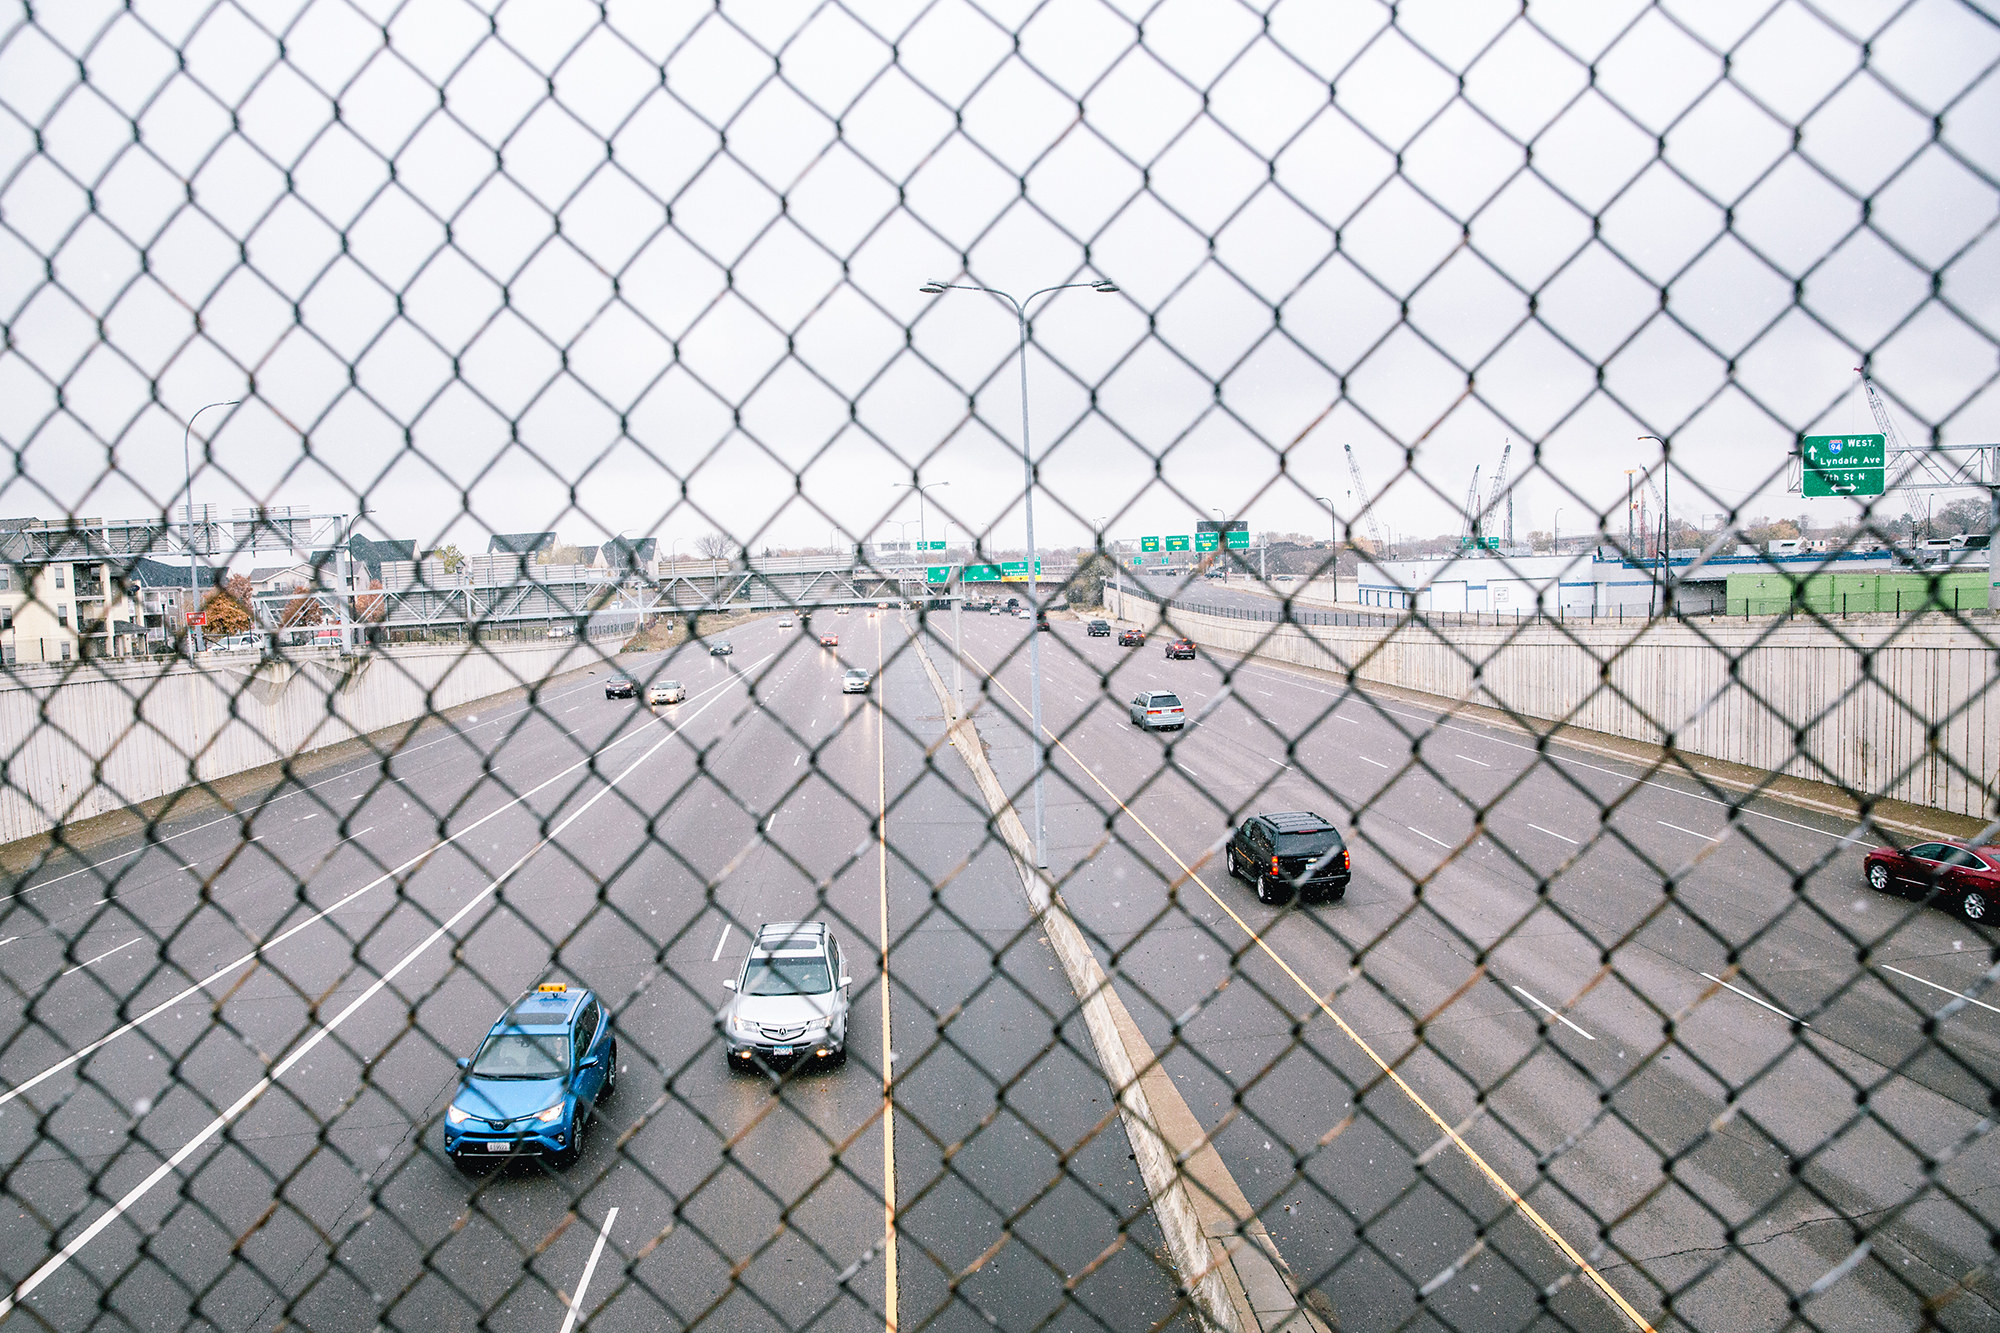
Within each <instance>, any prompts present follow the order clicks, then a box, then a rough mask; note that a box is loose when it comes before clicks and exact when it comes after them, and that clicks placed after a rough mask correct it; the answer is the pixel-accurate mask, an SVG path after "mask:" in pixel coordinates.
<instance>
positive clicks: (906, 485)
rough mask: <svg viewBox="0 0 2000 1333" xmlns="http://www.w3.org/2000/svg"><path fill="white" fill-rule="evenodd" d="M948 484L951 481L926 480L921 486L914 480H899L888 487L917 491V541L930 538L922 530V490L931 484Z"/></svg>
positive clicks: (924, 540)
mask: <svg viewBox="0 0 2000 1333" xmlns="http://www.w3.org/2000/svg"><path fill="white" fill-rule="evenodd" d="M949 485H951V483H950V482H948V481H927V482H925V483H923V484H922V485H921V486H920V485H918V484H917V483H916V482H914V481H899V482H896V483H895V484H894V485H892V486H891V487H890V488H889V489H890V490H893V491H902V490H910V491H915V492H916V493H917V540H918V541H920V542H927V541H929V540H930V537H929V536H927V535H926V534H925V531H924V492H925V491H927V490H929V489H930V488H931V487H933V486H949Z"/></svg>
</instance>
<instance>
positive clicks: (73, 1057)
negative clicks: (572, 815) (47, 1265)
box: [0, 657, 770, 1106]
mask: <svg viewBox="0 0 2000 1333" xmlns="http://www.w3.org/2000/svg"><path fill="white" fill-rule="evenodd" d="M769 660H770V658H769V657H766V658H765V659H764V661H765V662H768V661H769ZM756 665H757V666H762V665H763V662H759V663H757V664H756ZM752 669H753V670H754V669H755V667H753V668H752ZM734 683H735V682H734V681H724V682H722V684H720V685H711V686H710V687H709V689H710V690H721V689H724V688H727V687H728V686H729V685H731V684H734ZM720 697H721V696H720V695H719V694H718V695H717V696H716V698H720ZM714 702H715V699H710V700H709V703H711V704H712V703H714ZM707 707H708V704H703V705H702V706H701V709H697V710H696V711H695V713H694V714H691V715H690V717H689V719H688V720H689V721H692V720H693V718H694V717H696V716H699V715H700V712H701V711H702V709H706V708H707ZM683 725H685V724H683ZM643 730H644V728H643V726H642V727H641V728H639V729H635V730H633V731H628V732H626V733H625V734H624V735H623V736H620V737H619V738H618V739H617V740H615V741H611V742H609V743H608V744H606V745H605V746H604V748H603V749H601V750H597V751H594V752H593V753H591V754H588V755H585V756H584V757H583V758H581V759H579V760H577V761H576V762H575V763H574V764H571V765H570V766H569V767H568V768H565V769H563V770H562V771H561V772H560V773H557V774H555V775H554V776H552V777H549V778H545V779H544V780H543V781H541V782H539V783H537V784H536V785H534V786H532V787H530V788H528V790H526V791H524V792H522V793H521V794H520V795H519V796H516V797H515V798H514V799H513V800H511V801H509V802H507V803H506V804H505V805H502V806H499V807H496V808H495V809H493V810H491V811H488V812H487V813H486V814H484V815H482V816H480V817H479V818H478V819H476V820H474V821H473V822H472V823H470V824H468V825H466V826H465V827H464V828H462V829H460V830H459V831H458V832H456V833H454V834H452V835H451V836H450V837H449V838H446V839H444V840H443V841H441V842H437V843H433V844H432V845H431V846H429V847H426V848H425V849H424V850H423V851H421V852H418V853H417V854H416V855H415V856H413V857H411V858H410V859H409V860H407V861H405V862H403V863H402V864H401V865H399V866H396V867H395V868H393V869H391V870H386V871H384V872H383V873H382V874H380V875H378V876H376V877H375V878H374V879H372V880H370V881H369V882H368V883H366V884H364V885H362V886H361V887H360V888H358V889H356V890H355V891H354V892H352V893H350V894H348V895H347V896H346V897H344V898H341V899H340V900H339V901H337V902H335V903H334V904H333V905H332V906H330V907H327V908H325V909H323V910H321V911H318V912H315V913H313V914H312V915H311V916H309V917H307V918H306V919H305V920H303V921H301V922H299V923H298V924H297V925H295V926H292V927H290V928H288V929H287V930H285V931H283V932H281V933H279V934H277V935H273V936H272V937H271V938H270V939H268V940H266V941H264V943H262V944H260V945H258V946H257V947H256V948H254V949H252V950H251V951H250V952H249V953H246V954H244V955H243V956H242V957H241V958H238V959H237V960H236V961H235V962H233V963H227V964H225V965H223V966H222V967H219V968H217V969H216V970H215V971H213V972H211V973H209V974H208V975H207V976H205V977H203V978H202V979H201V980H200V981H197V982H196V983H195V984H194V985H192V986H189V987H187V988H186V989H185V990H183V991H181V992H179V993H178V994H176V995H173V996H171V997H169V998H167V999H165V1000H162V1001H160V1003H158V1004H156V1005H154V1006H153V1007H152V1008H151V1009H148V1010H147V1011H146V1012H145V1013H143V1014H140V1015H139V1016H138V1017H137V1018H134V1019H132V1020H131V1021H130V1022H127V1023H124V1024H122V1025H121V1026H119V1027H116V1028H113V1029H112V1030H111V1031H109V1032H107V1033H105V1034H104V1035H103V1036H102V1037H99V1038H98V1039H97V1040H96V1041H93V1042H91V1043H89V1044H88V1045H85V1046H80V1047H78V1048H77V1049H76V1050H74V1051H72V1052H70V1054H68V1055H66V1056H64V1057H63V1058H62V1059H61V1060H58V1061H56V1063H54V1064H52V1065H50V1066H49V1067H48V1068H47V1069H44V1070H43V1071H42V1072H41V1073H39V1074H36V1075H35V1076H34V1077H32V1078H29V1079H26V1080H24V1081H23V1082H20V1083H16V1084H15V1085H14V1086H13V1087H11V1088H8V1089H7V1090H6V1091H5V1092H0V1106H5V1105H6V1104H7V1103H8V1102H11V1101H13V1100H14V1099H15V1098H16V1097H19V1096H20V1095H21V1094H22V1093H24V1092H26V1091H28V1090H29V1089H30V1088H32V1087H34V1086H35V1085H36V1084H38V1083H41V1082H42V1081H44V1080H45V1079H49V1078H53V1077H54V1076H55V1075H57V1074H59V1073H61V1072H62V1071H63V1070H65V1069H67V1068H69V1067H70V1066H71V1065H73V1064H75V1063H76V1062H77V1061H79V1060H81V1059H83V1058H84V1057H85V1056H87V1055H90V1054H91V1053H92V1052H94V1051H97V1050H100V1049H102V1048H103V1047H105V1046H108V1045H109V1044H110V1043H111V1042H113V1041H115V1040H117V1039H118V1038H119V1037H122V1036H124V1035H125V1034H126V1033H128V1032H130V1031H132V1030H133V1029H134V1028H136V1027H139V1026H140V1025H141V1024H144V1023H147V1022H150V1021H151V1020H152V1019H154V1018H157V1017H159V1016H160V1015H161V1014H163V1013H165V1012H166V1011H167V1010H169V1009H171V1008H173V1007H174V1006H175V1005H177V1004H179V1003H180V1002H181V1001H182V1000H185V999H187V998H188V997H189V996H190V995H196V994H199V993H200V992H202V991H204V990H207V989H208V988H209V987H210V986H212V985H214V984H215V983H216V982H218V981H220V980H222V978H224V977H226V976H228V975H229V974H230V973H232V972H234V971H236V970H237V969H238V968H240V967H243V966H245V965H246V964H249V963H253V962H255V961H256V960H257V958H258V957H259V956H260V955H262V954H263V953H264V952H265V951H266V950H269V949H274V948H276V947H277V946H278V945H280V944H283V943H284V942H285V941H286V940H288V939H290V938H291V937H292V936H294V935H296V934H298V933H299V932H300V931H302V930H304V929H306V928H307V927H309V926H312V925H314V924H316V923H317V922H319V921H321V920H324V919H325V918H326V917H329V916H331V915H333V914H334V913H335V912H337V911H339V910H340V909H341V908H343V907H345V906H347V905H348V904H349V903H351V902H353V901H354V900H355V899H357V898H359V897H361V896H362V895H363V894H366V893H369V892H371V891H373V890H375V889H378V888H380V887H381V886H382V885H384V884H386V883H388V882H389V881H390V880H392V879H394V878H395V877H396V876H397V875H400V874H402V873H403V872H404V871H405V870H408V869H409V868H410V867H411V866H414V865H416V864H417V863H418V862H420V861H423V860H424V859H426V858H427V857H431V856H435V855H436V854H437V853H438V852H440V851H442V850H444V849H445V848H446V847H449V846H451V845H452V844H453V843H455V842H457V841H458V840H459V839H460V838H463V837H464V836H465V835H466V834H468V833H471V832H472V831H473V830H474V829H476V828H478V827H479V826H480V825H481V824H484V823H485V822H486V821H487V820H489V819H494V818H497V817H498V816H500V815H502V814H505V813H506V812H507V811H508V810H511V809H513V808H514V807H515V806H517V805H519V804H520V803H521V802H523V801H525V800H527V799H528V798H529V797H530V796H533V795H534V794H535V793H536V792H538V791H540V790H542V788H544V787H546V786H548V785H549V784H550V783H553V782H558V781H560V780H561V779H563V778H565V777H567V776H569V775H570V774H571V773H574V772H575V771H576V770H577V769H579V768H583V767H586V766H587V765H589V763H590V762H591V761H592V760H593V759H596V758H597V757H598V756H600V755H603V754H606V753H609V752H610V751H611V750H614V749H616V748H617V747H618V746H620V745H623V744H624V743H625V742H626V741H629V740H631V739H632V738H633V737H635V736H639V735H641V734H643ZM681 730H682V727H681V726H676V727H675V728H674V729H673V731H671V732H670V733H668V734H669V735H678V734H680V731H681ZM601 794H602V793H600V795H601ZM591 799H592V800H595V799H596V797H592V798H591Z"/></svg>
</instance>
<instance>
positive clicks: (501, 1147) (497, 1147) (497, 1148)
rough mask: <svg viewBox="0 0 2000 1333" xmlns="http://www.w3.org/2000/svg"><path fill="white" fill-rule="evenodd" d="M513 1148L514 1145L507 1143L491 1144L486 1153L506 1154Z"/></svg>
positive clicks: (487, 1146) (488, 1145)
mask: <svg viewBox="0 0 2000 1333" xmlns="http://www.w3.org/2000/svg"><path fill="white" fill-rule="evenodd" d="M512 1146H513V1145H512V1144H507V1143H489V1144H487V1145H486V1151H488V1152H506V1151H507V1149H508V1148H510V1147H512Z"/></svg>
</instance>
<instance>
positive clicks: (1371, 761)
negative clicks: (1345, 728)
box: [1361, 754, 1388, 768]
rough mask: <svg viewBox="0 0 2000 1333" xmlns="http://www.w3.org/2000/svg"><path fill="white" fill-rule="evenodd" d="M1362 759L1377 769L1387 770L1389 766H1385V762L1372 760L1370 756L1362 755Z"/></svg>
mask: <svg viewBox="0 0 2000 1333" xmlns="http://www.w3.org/2000/svg"><path fill="white" fill-rule="evenodd" d="M1361 758H1362V759H1363V760H1366V761H1367V762H1368V763H1371V764H1373V765H1375V767H1377V768H1387V767H1388V765H1387V764H1385V763H1383V762H1382V761H1381V760H1380V759H1371V758H1369V756H1367V755H1365V754H1364V755H1362V756H1361Z"/></svg>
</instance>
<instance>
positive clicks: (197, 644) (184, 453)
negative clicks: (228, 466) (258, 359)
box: [181, 398, 248, 652]
mask: <svg viewBox="0 0 2000 1333" xmlns="http://www.w3.org/2000/svg"><path fill="white" fill-rule="evenodd" d="M242 402H243V400H242V399H241V398H227V399H224V400H223V401H222V402H219V403H210V404H209V405H208V407H201V408H196V409H195V414H194V417H198V416H200V415H201V414H202V413H203V412H206V411H208V408H209V407H236V406H239V405H240V404H241V403H242ZM194 417H189V418H188V419H187V429H186V430H184V431H182V432H181V473H182V475H183V476H185V477H186V479H187V548H188V605H189V606H190V607H192V608H194V609H195V610H196V611H199V610H200V609H201V583H200V580H198V579H197V578H196V577H195V561H194V468H193V467H192V466H191V465H190V464H189V463H188V441H189V440H190V439H192V438H193V436H194ZM245 609H246V610H247V609H248V608H245ZM190 614H192V613H190ZM181 628H183V629H190V630H192V631H193V638H194V651H195V652H200V651H201V645H202V643H203V642H204V641H205V640H206V639H207V637H208V636H207V635H206V634H204V633H203V632H202V630H203V629H204V627H203V626H201V625H183V626H182V627H181Z"/></svg>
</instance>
